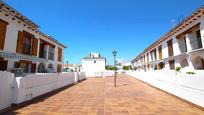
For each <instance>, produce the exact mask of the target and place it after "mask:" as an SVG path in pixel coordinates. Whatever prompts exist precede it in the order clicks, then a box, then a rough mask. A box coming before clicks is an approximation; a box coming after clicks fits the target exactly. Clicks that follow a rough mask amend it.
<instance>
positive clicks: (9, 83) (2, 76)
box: [0, 71, 14, 110]
mask: <svg viewBox="0 0 204 115" xmlns="http://www.w3.org/2000/svg"><path fill="white" fill-rule="evenodd" d="M13 81H14V75H13V74H11V73H9V72H1V71H0V110H1V109H4V108H7V107H9V106H11V103H12V88H13Z"/></svg>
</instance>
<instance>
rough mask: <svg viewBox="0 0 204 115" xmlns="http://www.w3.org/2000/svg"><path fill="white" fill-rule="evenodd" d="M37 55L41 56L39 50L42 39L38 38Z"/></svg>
mask: <svg viewBox="0 0 204 115" xmlns="http://www.w3.org/2000/svg"><path fill="white" fill-rule="evenodd" d="M37 48H38V49H37V57H39V52H40V39H38V46H37Z"/></svg>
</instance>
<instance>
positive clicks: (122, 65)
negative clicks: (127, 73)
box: [116, 60, 132, 70]
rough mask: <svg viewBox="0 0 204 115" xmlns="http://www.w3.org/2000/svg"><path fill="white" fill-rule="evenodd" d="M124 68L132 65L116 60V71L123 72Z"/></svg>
mask: <svg viewBox="0 0 204 115" xmlns="http://www.w3.org/2000/svg"><path fill="white" fill-rule="evenodd" d="M124 66H132V63H131V62H126V61H125V60H117V63H116V67H117V69H118V70H123V67H124Z"/></svg>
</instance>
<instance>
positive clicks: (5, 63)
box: [0, 58, 8, 71]
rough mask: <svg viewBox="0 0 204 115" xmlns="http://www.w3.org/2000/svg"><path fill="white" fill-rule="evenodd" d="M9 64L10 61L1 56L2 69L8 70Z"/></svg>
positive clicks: (0, 68) (0, 65) (0, 67)
mask: <svg viewBox="0 0 204 115" xmlns="http://www.w3.org/2000/svg"><path fill="white" fill-rule="evenodd" d="M7 65H8V61H7V60H3V58H0V71H6V70H7Z"/></svg>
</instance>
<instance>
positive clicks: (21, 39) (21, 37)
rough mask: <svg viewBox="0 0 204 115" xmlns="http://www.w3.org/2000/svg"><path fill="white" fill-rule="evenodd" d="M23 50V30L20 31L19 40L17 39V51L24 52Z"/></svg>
mask: <svg viewBox="0 0 204 115" xmlns="http://www.w3.org/2000/svg"><path fill="white" fill-rule="evenodd" d="M22 51H23V32H21V31H18V41H17V48H16V52H18V53H22Z"/></svg>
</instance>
